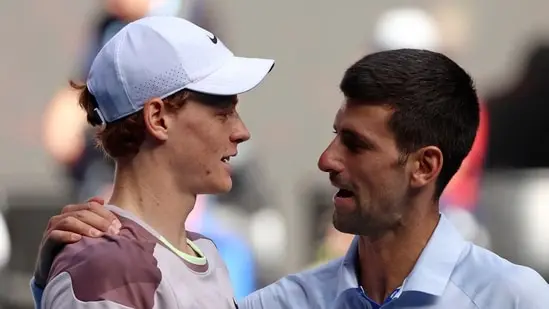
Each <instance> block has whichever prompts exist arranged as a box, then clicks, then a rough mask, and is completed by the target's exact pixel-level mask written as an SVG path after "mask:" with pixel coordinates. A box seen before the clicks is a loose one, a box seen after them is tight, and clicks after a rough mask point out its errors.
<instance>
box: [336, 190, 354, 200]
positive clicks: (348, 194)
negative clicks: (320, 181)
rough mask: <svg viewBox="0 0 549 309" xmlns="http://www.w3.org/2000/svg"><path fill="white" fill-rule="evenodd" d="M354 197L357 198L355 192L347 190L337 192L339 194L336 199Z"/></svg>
mask: <svg viewBox="0 0 549 309" xmlns="http://www.w3.org/2000/svg"><path fill="white" fill-rule="evenodd" d="M353 196H355V194H354V193H353V191H349V190H346V189H339V191H337V193H336V197H340V198H350V197H353Z"/></svg>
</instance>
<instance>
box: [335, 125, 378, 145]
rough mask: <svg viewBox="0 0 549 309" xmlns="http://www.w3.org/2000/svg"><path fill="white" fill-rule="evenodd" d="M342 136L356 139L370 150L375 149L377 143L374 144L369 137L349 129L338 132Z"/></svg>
mask: <svg viewBox="0 0 549 309" xmlns="http://www.w3.org/2000/svg"><path fill="white" fill-rule="evenodd" d="M339 132H340V133H341V134H342V135H346V136H348V137H352V138H356V139H358V140H359V141H360V142H362V143H364V144H365V145H366V146H368V147H370V148H377V146H378V145H377V143H376V142H374V140H373V139H372V138H370V137H368V136H367V135H366V134H362V133H359V132H357V131H355V130H353V129H350V128H343V129H341V130H340V131H339Z"/></svg>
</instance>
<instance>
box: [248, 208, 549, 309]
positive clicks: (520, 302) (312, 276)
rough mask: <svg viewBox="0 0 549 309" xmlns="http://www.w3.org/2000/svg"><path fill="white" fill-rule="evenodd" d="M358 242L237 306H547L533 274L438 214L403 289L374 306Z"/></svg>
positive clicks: (545, 292) (548, 290)
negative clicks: (361, 279) (361, 277)
mask: <svg viewBox="0 0 549 309" xmlns="http://www.w3.org/2000/svg"><path fill="white" fill-rule="evenodd" d="M359 242H360V237H359V236H357V237H355V239H354V240H353V242H352V244H351V247H350V249H349V251H348V252H347V254H346V255H345V257H343V258H340V259H337V260H334V261H332V262H329V263H328V264H325V265H323V266H320V267H318V268H315V269H312V270H309V271H305V272H301V273H298V274H295V275H290V276H287V277H285V278H283V279H281V280H279V281H278V282H276V283H274V284H272V285H270V286H267V287H265V288H264V289H262V290H259V291H257V292H255V293H253V294H251V295H249V296H248V297H247V298H246V299H244V301H243V303H242V305H241V307H242V308H269V309H271V308H272V309H275V308H280V309H282V308H284V309H287V308H339V309H344V308H449V309H450V308H456V309H478V308H481V309H485V308H486V309H492V308H494V309H496V308H497V309H505V308H521V309H522V308H524V309H530V308H540V309H541V308H546V307H545V306H546V305H547V304H549V287H548V286H547V283H546V282H545V281H544V280H543V279H542V278H541V277H540V276H539V275H538V274H537V273H536V272H535V271H533V270H532V269H530V268H527V267H522V266H518V265H514V264H512V263H510V262H508V261H507V260H504V259H502V258H500V257H498V256H497V255H495V254H494V253H492V252H490V251H488V250H485V249H483V248H480V247H477V246H475V245H474V244H472V243H470V242H468V241H465V240H464V239H463V238H462V237H461V235H460V234H459V233H458V231H457V230H456V229H455V228H454V227H453V226H452V224H451V223H450V222H449V220H448V219H446V218H445V217H444V216H441V218H440V221H439V223H438V225H437V228H436V229H435V232H434V233H433V235H432V237H431V239H430V240H429V242H428V243H427V246H426V247H425V249H424V250H423V252H422V254H421V256H420V258H419V259H418V261H417V263H416V264H415V266H414V268H413V270H412V272H411V273H410V274H409V275H408V276H407V277H406V279H404V281H403V284H402V288H400V289H397V290H396V291H395V292H394V293H393V294H392V295H390V296H389V297H388V298H387V299H386V300H385V304H384V305H382V306H379V305H378V304H375V303H374V302H373V301H372V300H371V299H370V298H369V297H368V296H367V294H366V293H365V292H364V291H363V290H362V288H360V285H359V283H358V280H357V274H358V273H359V269H358V268H359V267H360V266H359V265H357V261H358V260H359V256H358V246H359ZM361 266H362V267H367V265H361Z"/></svg>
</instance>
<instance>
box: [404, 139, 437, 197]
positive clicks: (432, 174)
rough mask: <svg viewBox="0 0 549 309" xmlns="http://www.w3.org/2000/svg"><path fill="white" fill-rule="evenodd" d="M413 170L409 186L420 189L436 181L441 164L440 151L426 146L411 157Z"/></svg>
mask: <svg viewBox="0 0 549 309" xmlns="http://www.w3.org/2000/svg"><path fill="white" fill-rule="evenodd" d="M412 159H413V160H414V161H413V166H414V167H413V168H414V170H413V171H412V178H411V186H412V187H413V188H420V187H423V186H426V185H427V184H429V183H431V182H434V181H436V179H437V177H438V175H439V174H440V171H441V169H442V164H443V162H442V161H443V156H442V151H440V149H439V148H438V147H435V146H428V147H424V148H421V149H419V150H418V151H416V152H414V154H413V155H412Z"/></svg>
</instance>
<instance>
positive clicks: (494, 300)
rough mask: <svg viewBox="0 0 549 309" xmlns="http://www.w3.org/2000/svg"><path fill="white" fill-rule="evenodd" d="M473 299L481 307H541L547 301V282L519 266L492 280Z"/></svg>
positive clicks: (540, 308)
mask: <svg viewBox="0 0 549 309" xmlns="http://www.w3.org/2000/svg"><path fill="white" fill-rule="evenodd" d="M475 300H476V303H477V305H478V306H479V307H481V308H498V309H542V308H546V306H547V303H549V284H547V282H546V281H545V280H544V279H543V278H542V277H541V276H540V275H539V274H538V273H537V272H535V271H534V270H533V269H531V268H527V267H522V266H519V267H516V268H514V269H513V270H511V271H505V272H504V273H503V274H502V275H501V276H500V277H499V278H496V279H495V280H493V281H492V283H491V284H490V285H489V286H488V287H487V288H485V289H483V290H482V291H481V292H480V293H479V294H478V295H477V297H475Z"/></svg>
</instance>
